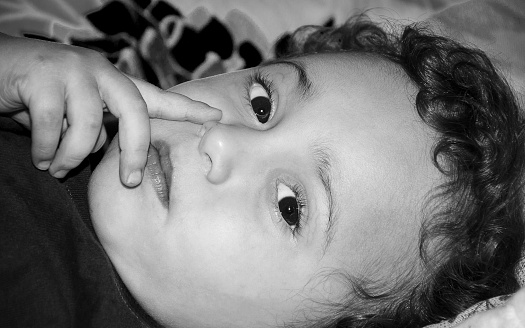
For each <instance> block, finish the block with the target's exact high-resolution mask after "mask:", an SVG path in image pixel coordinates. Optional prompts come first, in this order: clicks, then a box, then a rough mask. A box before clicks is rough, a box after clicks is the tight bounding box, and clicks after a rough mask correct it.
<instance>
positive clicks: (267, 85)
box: [244, 70, 307, 238]
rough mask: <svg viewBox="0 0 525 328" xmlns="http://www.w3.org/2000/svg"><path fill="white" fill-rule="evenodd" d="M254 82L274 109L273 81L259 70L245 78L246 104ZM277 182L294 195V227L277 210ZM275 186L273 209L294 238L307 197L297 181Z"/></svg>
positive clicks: (298, 228) (304, 210)
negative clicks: (297, 215) (296, 215)
mask: <svg viewBox="0 0 525 328" xmlns="http://www.w3.org/2000/svg"><path fill="white" fill-rule="evenodd" d="M255 83H257V84H259V85H261V86H262V87H263V89H264V90H265V91H266V93H267V94H268V97H269V99H270V102H271V104H272V111H275V99H274V90H275V86H274V83H273V81H272V80H271V79H270V77H269V76H268V75H267V74H263V73H262V72H261V71H259V70H256V71H254V72H253V73H251V74H250V75H249V76H248V77H247V78H246V82H245V84H244V89H245V100H246V102H247V106H248V107H250V108H251V106H252V105H251V99H250V90H251V87H252V86H253V85H254V84H255ZM271 116H273V113H272V114H271ZM270 118H271V117H270ZM279 183H282V184H284V185H286V186H287V187H288V188H290V190H291V191H292V192H293V194H294V196H295V199H296V201H297V206H298V211H299V219H298V220H297V223H296V225H295V227H293V228H292V227H291V226H290V225H289V224H288V223H287V222H286V220H285V219H284V218H283V217H282V215H281V211H280V210H279V199H278V191H277V187H278V185H279ZM275 188H276V201H275V211H276V213H277V215H278V216H279V218H280V221H282V223H283V224H284V225H286V227H287V228H288V229H289V230H290V231H291V233H292V237H293V238H296V237H297V236H298V235H299V234H300V232H301V228H302V226H303V223H304V222H305V221H304V220H305V219H306V215H305V212H306V209H307V199H306V196H305V193H304V191H303V187H302V186H301V185H299V184H297V183H293V182H290V181H286V182H285V181H280V180H279V181H277V184H276V186H275Z"/></svg>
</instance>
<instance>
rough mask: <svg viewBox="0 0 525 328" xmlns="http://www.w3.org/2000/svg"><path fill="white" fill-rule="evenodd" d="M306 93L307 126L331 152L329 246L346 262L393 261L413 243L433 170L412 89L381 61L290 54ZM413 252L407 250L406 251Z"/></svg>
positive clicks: (428, 137) (437, 176)
mask: <svg viewBox="0 0 525 328" xmlns="http://www.w3.org/2000/svg"><path fill="white" fill-rule="evenodd" d="M295 60H297V61H298V62H300V63H302V64H303V65H304V66H305V68H306V69H307V72H308V75H309V78H310V79H311V81H312V87H313V88H314V89H315V91H314V92H313V96H312V98H311V99H310V101H308V102H307V103H306V104H305V106H304V107H303V108H302V109H301V111H302V113H308V112H310V111H311V112H310V113H311V114H313V113H316V115H315V114H314V115H311V117H312V116H315V122H314V123H311V124H310V128H311V129H312V130H315V131H316V133H315V134H316V138H317V139H318V140H324V141H325V142H324V143H325V145H327V146H328V147H329V148H331V149H332V153H333V154H334V156H333V158H334V159H335V161H334V163H333V164H332V167H333V170H332V174H333V179H332V180H333V189H334V194H335V199H336V203H337V204H336V206H337V207H338V211H337V212H338V214H337V217H338V218H337V222H336V223H335V227H336V228H335V230H336V232H335V234H334V242H333V245H334V246H331V247H330V249H331V251H332V252H335V253H336V254H337V253H339V255H340V256H341V257H344V262H346V263H347V264H348V265H349V266H359V267H362V266H363V265H366V261H367V259H370V258H375V259H377V264H378V265H381V264H383V265H393V263H395V262H396V261H398V260H399V258H400V255H403V254H406V253H407V251H408V249H409V248H410V247H415V244H416V243H417V236H418V229H419V226H420V224H419V220H420V218H421V217H420V212H421V210H422V206H423V203H424V201H425V200H426V197H427V195H428V193H429V192H430V191H431V190H432V188H433V187H435V186H436V185H437V182H438V181H439V179H440V174H439V173H438V171H437V170H436V169H435V168H434V167H433V165H432V162H431V147H432V143H433V132H432V130H431V129H430V128H429V127H427V126H426V125H425V124H424V123H423V122H422V121H421V119H420V118H419V116H418V114H417V112H416V109H415V105H414V101H413V99H415V95H416V93H417V89H416V87H415V86H414V85H413V84H412V83H411V82H410V80H409V78H408V77H407V76H406V75H405V73H404V72H403V70H402V69H401V68H399V67H397V66H396V65H395V64H393V63H391V62H388V61H386V60H384V59H381V58H378V57H372V56H363V55H359V54H348V53H340V54H317V55H309V56H304V57H299V58H296V59H295ZM413 253H414V254H415V252H413Z"/></svg>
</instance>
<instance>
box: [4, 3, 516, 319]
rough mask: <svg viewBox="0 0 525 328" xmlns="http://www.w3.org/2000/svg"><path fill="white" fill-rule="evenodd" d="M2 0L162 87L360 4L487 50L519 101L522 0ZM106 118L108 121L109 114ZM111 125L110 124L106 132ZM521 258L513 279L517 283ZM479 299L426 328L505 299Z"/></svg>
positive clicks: (60, 37)
mask: <svg viewBox="0 0 525 328" xmlns="http://www.w3.org/2000/svg"><path fill="white" fill-rule="evenodd" d="M463 2H464V1H461V0H456V1H446V0H427V1H419V2H417V1H410V0H405V1H402V0H397V1H394V0H390V1H388V0H375V1H364V0H356V1H343V0H305V1H294V0H263V1H238V0H237V1H235V0H201V1H192V0H106V1H104V0H69V1H68V0H46V1H41V0H23V1H20V0H3V1H1V2H0V31H1V32H3V33H7V34H11V35H16V36H25V37H31V38H38V39H44V40H49V41H54V42H63V43H68V44H72V45H77V46H82V47H88V48H92V49H95V50H97V51H99V52H101V53H103V54H104V55H105V56H106V57H107V58H108V59H109V60H110V61H111V62H113V63H114V64H115V66H117V67H118V68H119V69H120V70H122V71H124V72H125V73H127V74H130V75H133V76H136V77H139V78H142V79H144V80H147V81H149V82H151V83H153V84H155V85H158V86H159V87H161V88H168V87H171V86H173V85H175V84H178V83H181V82H184V81H187V80H191V79H195V78H201V77H206V76H210V75H214V74H219V73H224V72H229V71H234V70H238V69H242V68H248V67H253V66H256V65H258V64H259V63H261V62H262V61H264V60H266V59H269V58H271V57H272V53H273V52H272V51H273V49H272V44H273V43H274V42H275V41H276V40H277V39H278V38H279V37H280V36H281V35H282V34H283V33H286V32H287V31H292V30H294V29H295V28H297V27H299V26H301V25H305V24H316V25H327V26H329V25H332V24H340V23H342V22H344V21H345V20H346V18H348V17H349V16H351V15H353V14H356V13H361V12H363V11H367V13H368V14H369V16H370V17H371V18H372V19H374V20H380V19H382V18H384V17H389V18H394V19H402V20H404V21H405V22H412V21H421V20H427V21H429V22H431V23H432V24H433V26H434V28H436V29H439V30H442V31H444V32H445V33H447V34H451V35H454V36H455V37H456V38H458V39H460V40H462V41H463V42H468V43H472V44H475V45H476V46H478V47H481V48H482V49H483V50H485V51H487V52H488V53H489V55H491V56H492V57H493V58H494V60H495V62H496V63H497V65H498V67H499V69H500V70H501V71H502V72H503V74H504V75H506V76H507V77H508V79H509V81H510V82H511V84H512V85H513V86H514V88H515V89H516V91H517V92H518V94H519V95H520V97H521V98H522V99H521V100H522V101H523V96H524V95H525V57H524V56H523V55H522V54H523V53H524V52H525V5H524V4H522V2H523V1H522V0H508V1H500V0H479V1H468V2H465V3H463ZM108 124H111V121H110V122H109V123H108ZM108 132H109V133H110V134H111V130H110V131H108ZM523 271H524V264H522V265H521V268H520V272H521V274H520V279H521V283H522V286H523V285H524V282H525V281H524V277H523V274H522V272H523ZM508 298H509V295H504V296H500V297H497V298H494V299H490V300H486V301H484V302H481V303H479V304H476V305H475V306H473V307H471V308H470V309H468V310H467V311H465V312H463V313H462V314H460V315H459V316H458V317H457V318H452V319H450V320H449V321H445V322H442V323H439V324H436V325H432V326H430V327H432V328H448V327H453V326H454V325H456V324H457V323H459V322H461V321H463V320H464V319H465V318H467V317H469V316H470V315H472V314H473V313H476V312H478V311H484V310H487V309H490V308H492V307H496V306H499V305H501V304H504V303H505V301H506V300H507V299H508Z"/></svg>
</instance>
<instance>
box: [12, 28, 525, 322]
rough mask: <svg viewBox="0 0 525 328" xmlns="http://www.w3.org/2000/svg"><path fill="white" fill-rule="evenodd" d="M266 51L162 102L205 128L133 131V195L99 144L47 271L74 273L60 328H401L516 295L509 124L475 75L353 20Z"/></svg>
mask: <svg viewBox="0 0 525 328" xmlns="http://www.w3.org/2000/svg"><path fill="white" fill-rule="evenodd" d="M16 42H20V43H23V42H24V41H22V40H20V41H16ZM34 47H36V45H35V46H34ZM46 47H47V45H46ZM46 47H44V48H46ZM49 47H51V46H49ZM49 49H51V48H49ZM279 49H280V51H279V53H280V55H281V56H282V58H281V59H278V60H276V61H273V62H269V63H265V64H264V65H262V66H260V67H258V68H256V69H250V70H244V71H239V72H234V73H230V74H226V75H221V76H216V77H212V78H208V79H204V80H196V81H191V82H188V83H185V84H182V85H178V86H176V87H174V88H173V90H172V91H174V92H176V94H172V95H171V98H173V101H177V100H178V99H179V98H180V97H183V96H186V97H189V98H191V99H195V100H199V101H202V102H204V103H206V104H208V105H209V106H212V107H215V108H218V109H220V110H221V111H222V117H220V121H219V122H216V121H212V120H210V121H207V122H205V123H204V124H203V125H199V124H193V123H183V122H176V121H166V120H157V119H153V120H151V140H150V146H149V149H148V157H147V163H146V169H145V174H144V178H145V180H146V181H144V182H143V183H142V184H140V185H138V186H136V187H134V188H129V187H127V186H125V185H123V184H122V182H121V179H119V172H121V176H122V171H123V170H122V169H120V167H121V166H120V164H119V163H120V161H121V160H122V158H123V156H122V155H121V153H122V150H125V149H126V148H123V146H122V143H123V142H125V141H124V140H123V139H126V138H130V134H131V129H130V128H128V130H127V132H124V131H122V132H121V133H127V135H125V136H123V135H122V134H121V136H120V137H119V138H118V139H117V138H115V139H114V140H113V142H112V144H111V145H110V146H109V149H108V150H107V152H106V153H105V156H104V158H103V160H102V161H101V163H100V164H99V165H98V166H97V168H96V170H95V172H94V173H93V175H92V177H91V180H90V185H89V210H90V219H88V220H86V219H85V218H82V216H81V215H80V219H77V220H78V221H80V222H82V223H83V224H84V225H82V224H80V223H78V224H77V223H75V226H74V227H75V229H74V234H73V236H74V240H75V242H74V243H73V244H74V245H75V248H74V253H73V254H70V253H67V254H66V255H64V257H65V258H71V259H73V261H77V262H78V263H76V266H74V267H75V268H77V267H80V268H82V269H81V270H80V271H81V273H80V274H78V276H79V277H78V278H77V275H76V274H75V277H74V278H69V280H67V281H68V282H69V281H71V284H72V285H75V287H76V288H78V289H73V290H74V291H73V292H71V293H73V294H75V293H76V295H77V296H75V297H72V299H73V300H79V301H78V303H76V302H75V303H74V304H73V305H71V304H70V303H71V302H65V305H64V307H65V308H67V309H70V307H73V308H74V309H77V311H78V312H76V313H75V315H72V316H71V318H72V319H70V320H71V321H69V322H71V323H74V324H80V323H82V324H86V322H84V321H82V322H80V320H81V319H85V318H90V320H91V321H90V323H91V324H93V325H98V326H103V325H108V326H115V325H122V326H124V325H128V326H130V325H137V326H140V325H141V324H145V323H149V324H154V322H153V320H152V319H151V318H149V315H151V316H152V317H153V318H155V321H156V322H158V323H160V324H162V325H164V326H169V327H266V326H290V327H294V326H299V327H310V326H311V327H420V326H422V325H425V324H430V323H434V322H438V321H440V320H443V319H446V318H450V317H452V316H454V315H456V314H457V313H459V312H461V311H462V310H464V309H465V308H467V307H469V306H470V305H472V304H474V303H476V302H477V301H481V300H484V299H487V298H489V297H492V296H496V295H501V294H506V293H511V292H514V291H516V290H517V289H518V287H519V286H518V282H517V279H516V277H515V274H514V270H515V267H516V264H517V262H518V261H519V258H520V254H521V249H522V244H523V238H524V236H523V230H524V229H523V217H522V215H523V214H522V212H523V211H522V210H523V205H522V190H521V177H522V176H523V169H524V164H525V163H524V159H525V157H524V155H525V154H524V150H523V147H522V146H523V133H522V128H523V116H522V113H521V111H520V108H519V106H518V105H517V103H516V102H515V100H514V98H513V94H512V92H511V90H510V88H509V87H508V85H507V84H506V82H505V81H504V80H503V79H502V78H501V77H500V76H499V75H498V74H497V73H496V71H495V70H494V68H493V67H492V65H491V63H490V61H489V60H488V59H487V57H486V56H485V55H484V54H483V53H481V52H479V51H477V50H474V49H470V48H466V47H464V46H462V45H460V44H457V43H455V42H453V41H451V40H449V39H447V38H442V37H437V36H434V35H432V34H430V33H427V32H425V31H424V30H423V29H421V28H418V27H417V26H415V27H414V26H411V27H407V28H406V29H405V30H404V31H403V33H401V34H399V35H398V34H396V33H388V32H386V31H384V30H382V29H381V28H379V27H378V26H376V25H374V24H371V23H369V22H367V21H363V20H355V21H350V22H349V23H348V24H346V25H345V26H343V27H341V28H336V29H325V28H319V27H317V28H316V27H307V28H305V29H302V30H299V31H298V32H296V34H295V35H294V36H292V37H291V38H290V39H288V40H285V41H283V42H282V43H281V44H280V47H279ZM55 50H56V49H54V50H53V51H55ZM342 50H345V51H342ZM37 52H38V51H35V53H37ZM29 53H30V52H29ZM12 58H14V57H12ZM85 63H86V64H84V65H88V64H89V63H91V61H89V60H88V61H87V62H85ZM2 65H3V64H2ZM99 65H100V66H102V67H103V64H102V63H100V64H99ZM92 66H93V65H91V66H89V67H92ZM95 66H96V65H95ZM3 67H5V68H2V69H6V70H7V72H9V73H11V74H12V73H13V72H16V71H17V69H16V68H15V69H14V70H13V69H12V68H11V67H10V66H4V65H3ZM54 67H58V65H57V66H54ZM76 67H81V66H80V65H76ZM93 68H94V67H93ZM109 71H111V70H110V69H109V67H106V68H105V69H101V71H100V74H102V75H104V74H109V73H108V72H109ZM32 72H33V71H32V70H29V71H28V74H29V76H31V75H32ZM84 72H85V71H84ZM88 72H95V75H96V72H97V70H94V69H90V70H89V71H88ZM115 74H117V75H118V73H116V72H115ZM46 77H47V75H46ZM35 78H38V76H36V75H35ZM40 78H41V77H40ZM119 78H120V79H122V77H121V76H119ZM61 79H63V77H61V76H60V75H59V80H61ZM95 80H97V79H96V78H95ZM40 81H41V82H40V83H41V84H42V83H43V82H44V81H42V80H40ZM97 81H100V79H98V80H97ZM102 81H104V80H103V79H102ZM75 82H76V80H67V79H66V81H65V82H64V84H65V85H67V86H69V85H70V84H73V85H75ZM126 83H128V82H126ZM139 85H141V84H139ZM109 86H111V87H113V86H115V83H111V84H110V85H108V87H109ZM37 89H38V88H35V87H33V89H31V92H30V93H32V92H36V91H35V90H37ZM139 90H141V93H142V94H143V97H144V98H146V99H150V98H149V96H150V94H149V92H153V93H154V92H158V91H152V89H151V86H147V85H142V87H139ZM125 92H127V93H129V94H130V96H131V95H132V94H134V95H135V96H137V93H136V91H135V90H134V89H133V88H130V89H128V90H127V91H125ZM55 93H56V91H55ZM100 95H101V97H102V100H103V101H105V102H106V103H107V104H108V109H110V110H114V111H115V112H116V113H117V114H118V113H122V111H121V110H115V109H114V108H120V107H118V106H110V103H111V101H110V100H109V98H107V97H108V93H106V92H100ZM182 95H183V96H182ZM165 96H166V97H168V95H166V94H165ZM92 98H96V97H95V96H94V95H93V94H91V95H89V94H88V97H87V99H92ZM67 99H68V98H67ZM119 99H123V98H119ZM182 99H186V98H182ZM167 101H168V100H166V102H167ZM146 102H147V103H148V101H147V100H146ZM163 103H164V102H162V103H161V104H163ZM26 105H29V108H30V111H31V115H32V119H33V113H32V111H33V109H31V106H32V105H31V103H26ZM155 105H156V103H154V102H153V103H152V104H151V103H149V106H148V107H152V106H155ZM7 107H9V106H7ZM93 107H94V109H93V110H92V112H95V111H96V110H95V109H96V108H98V109H100V108H101V107H102V106H101V105H100V103H99V104H98V105H97V106H93ZM198 107H199V108H201V109H203V110H204V111H205V112H207V114H209V116H208V117H209V118H210V119H218V118H219V117H218V115H217V114H216V113H213V112H214V111H213V110H211V109H209V108H208V107H206V106H204V105H202V104H194V106H192V108H195V109H196V110H197V108H198ZM68 108H69V103H68ZM153 112H158V111H156V110H153ZM162 112H163V113H164V114H163V115H162V117H163V118H164V117H167V118H173V119H177V118H180V116H178V115H175V114H171V113H169V110H168V109H164V110H163V111H162ZM59 113H60V116H62V113H63V112H60V111H59ZM73 113H76V112H72V113H71V114H70V113H69V111H67V112H66V114H67V115H66V117H67V119H68V121H70V120H72V123H71V126H72V127H73V126H74V122H75V121H76V119H74V116H75V114H73ZM205 114H206V113H205ZM70 116H72V117H70ZM117 116H118V115H117ZM154 116H155V117H158V115H154ZM123 117H124V115H123ZM200 118H201V120H195V121H196V122H197V123H198V122H202V121H204V120H205V119H206V116H200ZM97 121H99V120H97ZM44 122H45V120H44ZM32 124H34V125H37V123H36V122H35V123H32ZM54 126H55V130H57V128H56V127H57V126H58V125H57V124H55V125H54ZM99 126H100V125H98V126H97V128H98V127H99ZM71 129H72V128H71ZM11 130H15V128H11ZM58 130H59V129H58ZM94 130H96V129H94ZM67 131H69V129H67V130H66V135H64V141H62V143H64V142H66V137H67ZM33 133H35V132H33ZM43 134H44V135H46V134H48V132H45V133H43ZM97 136H98V135H97V134H94V133H91V134H89V135H88V137H85V138H83V140H86V144H87V145H86V147H85V148H86V149H88V150H91V149H93V145H95V144H96V139H97ZM44 137H45V136H44ZM38 138H43V137H41V136H38ZM56 139H57V138H56V137H55V139H54V140H56ZM88 139H89V140H90V141H87V140H88ZM62 143H61V144H62ZM53 144H56V143H53ZM61 144H60V145H61ZM61 147H62V146H60V147H59V151H58V153H57V156H56V157H55V158H57V157H58V158H60V157H59V156H58V155H61V150H60V148H61ZM51 148H53V147H51ZM139 148H140V147H139ZM70 151H71V150H68V149H67V148H66V149H65V150H64V151H63V152H70ZM85 154H86V152H85V151H84V153H82V156H85ZM61 156H64V155H61ZM49 157H52V156H49ZM49 157H48V158H49ZM124 159H125V156H124ZM37 163H38V159H37ZM52 165H53V164H52ZM57 167H59V166H58V164H57ZM51 170H52V173H54V174H55V175H56V173H55V172H57V170H58V168H55V167H52V168H51ZM53 170H54V171H53ZM58 176H59V177H60V176H61V175H60V174H59V175H58ZM125 176H126V174H124V177H125ZM70 179H71V178H70ZM124 181H128V180H126V179H124ZM66 183H67V182H66ZM66 187H67V186H66ZM46 196H48V195H46ZM64 202H65V201H64ZM64 212H65V213H67V211H64ZM63 216H66V214H63ZM61 222H62V221H61ZM91 222H92V223H93V226H94V229H95V231H96V234H97V237H98V238H99V239H100V243H101V245H102V246H103V248H104V251H105V253H106V254H107V256H108V257H109V259H110V260H111V264H112V265H113V266H114V268H115V271H116V273H117V276H116V277H115V278H113V277H111V276H110V278H107V276H106V277H105V278H100V279H102V280H103V281H102V282H99V281H97V279H93V277H96V278H99V277H104V272H106V273H108V271H107V270H106V269H102V270H101V269H100V268H98V267H96V266H93V265H86V262H88V263H89V261H94V262H95V263H97V264H100V265H102V264H101V263H103V262H104V261H103V259H100V260H97V261H95V260H93V259H92V258H93V256H87V255H93V254H91V253H90V252H92V248H96V247H97V243H96V242H95V241H93V240H91V239H90V238H89V236H88V237H86V236H84V235H83V233H88V229H87V228H89V224H90V223H91ZM4 223H5V224H6V225H7V226H9V225H10V224H13V223H12V222H4ZM36 224H38V223H36ZM49 225H50V223H48V227H49ZM63 225H64V226H65V224H63ZM84 226H87V228H86V227H84ZM11 230H12V231H15V229H11ZM65 244H67V243H65ZM11 251H12V253H11V254H16V253H15V250H14V248H11ZM86 254H87V255H86ZM103 254H104V253H101V252H99V253H96V254H95V256H94V257H95V258H101V257H103V256H104V255H103ZM76 255H78V257H77V256H76ZM79 259H80V260H79ZM85 261H86V262H85ZM106 266H107V265H106ZM20 267H22V266H20ZM9 269H10V268H6V269H5V270H6V271H5V272H13V271H9ZM88 269H92V270H93V272H90V270H88ZM120 279H122V282H123V284H122V283H121V281H120ZM86 281H87V282H88V284H87V285H88V286H89V284H92V287H90V288H89V289H86V288H85V287H84V286H81V287H78V286H76V284H81V285H82V284H85V282H86ZM111 282H113V285H111ZM115 286H116V287H115ZM124 286H125V287H124ZM102 287H107V288H108V292H107V293H108V294H109V296H105V297H104V296H103V297H102V298H101V299H98V298H97V297H98V294H99V293H102V294H103V293H104V291H103V289H102ZM22 290H23V289H20V290H18V292H19V293H20V292H21V291H22ZM67 290H68V291H70V290H69V289H67ZM115 290H116V293H117V296H115V294H114V293H115ZM128 291H129V293H130V294H128ZM13 294H16V293H13ZM64 295H66V296H64V298H67V297H68V295H67V294H66V293H64ZM11 298H12V299H13V300H14V301H13V302H16V301H17V300H18V301H19V300H20V299H24V297H22V296H19V295H18V296H13V297H11ZM80 300H81V301H80ZM94 300H95V301H94ZM100 300H102V301H100ZM135 300H136V302H137V303H138V304H136V303H135ZM122 302H125V305H126V306H129V307H131V309H132V313H133V315H134V316H136V318H139V319H138V320H135V321H134V318H133V316H131V315H130V314H129V311H130V310H129V309H126V307H124V306H122ZM79 304H81V305H79ZM78 309H81V310H78ZM112 309H116V310H114V311H113V310H112ZM142 309H144V310H145V312H146V313H148V315H146V314H145V313H143V311H142ZM111 311H113V312H111ZM73 312H74V311H73ZM110 315H113V317H112V320H115V318H116V317H118V318H119V319H118V320H125V323H122V322H118V323H117V324H115V323H114V322H111V323H108V320H109V318H110ZM121 318H124V319H121Z"/></svg>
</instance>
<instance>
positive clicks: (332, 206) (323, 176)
mask: <svg viewBox="0 0 525 328" xmlns="http://www.w3.org/2000/svg"><path fill="white" fill-rule="evenodd" d="M312 149H313V157H314V161H315V167H316V170H317V176H318V178H319V180H321V183H322V185H323V187H324V190H325V193H326V199H327V203H328V221H327V223H326V229H325V238H326V241H325V244H324V246H323V252H326V249H327V248H328V245H329V244H330V242H331V241H332V233H333V229H332V228H333V226H334V222H335V220H336V217H335V214H336V212H337V207H336V203H335V202H334V197H333V191H332V190H333V188H332V163H333V161H334V158H333V156H332V155H331V153H332V152H331V150H330V149H329V148H328V147H326V146H325V145H324V144H322V143H320V142H315V143H314V145H313V147H312Z"/></svg>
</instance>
